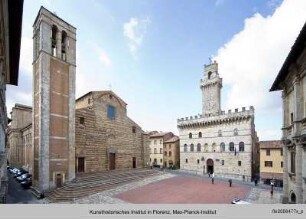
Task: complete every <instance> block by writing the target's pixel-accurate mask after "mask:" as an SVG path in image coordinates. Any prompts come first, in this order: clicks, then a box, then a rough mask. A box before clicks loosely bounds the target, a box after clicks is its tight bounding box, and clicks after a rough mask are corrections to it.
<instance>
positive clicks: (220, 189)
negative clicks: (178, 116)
mask: <svg viewBox="0 0 306 219" xmlns="http://www.w3.org/2000/svg"><path fill="white" fill-rule="evenodd" d="M144 194H145V195H144ZM280 194H281V192H280V191H274V194H273V197H271V195H270V190H269V187H265V186H257V187H254V185H253V184H251V183H243V182H238V181H233V186H232V187H229V185H228V182H227V181H226V180H224V179H218V178H217V179H215V182H214V184H212V183H211V179H210V178H208V177H199V176H193V175H186V174H178V175H176V174H171V173H164V174H162V175H160V176H154V177H150V178H147V179H145V180H142V181H139V182H133V183H129V184H126V185H123V186H119V187H117V188H115V189H111V190H108V191H104V192H101V193H98V194H95V195H91V196H88V197H85V198H82V199H78V200H75V201H73V202H71V203H77V204H128V203H133V204H229V203H231V201H232V199H233V198H240V199H244V200H246V201H249V202H251V203H254V204H275V203H280Z"/></svg>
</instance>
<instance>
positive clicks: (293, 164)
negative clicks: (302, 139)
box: [291, 152, 295, 173]
mask: <svg viewBox="0 0 306 219" xmlns="http://www.w3.org/2000/svg"><path fill="white" fill-rule="evenodd" d="M291 173H295V152H291Z"/></svg>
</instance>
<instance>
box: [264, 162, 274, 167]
mask: <svg viewBox="0 0 306 219" xmlns="http://www.w3.org/2000/svg"><path fill="white" fill-rule="evenodd" d="M265 167H273V162H272V161H265Z"/></svg>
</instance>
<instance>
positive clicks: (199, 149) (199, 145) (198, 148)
mask: <svg viewBox="0 0 306 219" xmlns="http://www.w3.org/2000/svg"><path fill="white" fill-rule="evenodd" d="M197 151H201V144H200V143H199V144H197Z"/></svg>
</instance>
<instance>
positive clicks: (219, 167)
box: [177, 61, 259, 181]
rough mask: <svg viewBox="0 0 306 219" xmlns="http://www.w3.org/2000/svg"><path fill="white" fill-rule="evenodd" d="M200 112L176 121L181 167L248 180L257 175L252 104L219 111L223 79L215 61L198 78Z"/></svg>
mask: <svg viewBox="0 0 306 219" xmlns="http://www.w3.org/2000/svg"><path fill="white" fill-rule="evenodd" d="M200 87H201V90H202V114H199V115H196V116H190V117H185V118H181V119H178V120H177V127H178V130H179V138H180V168H181V170H183V171H188V172H194V173H197V174H207V173H214V174H215V175H217V176H221V177H227V178H235V179H241V180H246V181H251V180H252V179H253V178H254V177H258V175H259V163H258V157H259V154H258V153H259V150H258V144H257V141H258V139H257V134H256V131H255V123H254V107H252V106H251V107H250V108H248V109H246V108H245V107H243V108H242V110H241V111H238V109H235V111H231V110H229V111H228V112H227V113H226V112H225V111H221V88H222V78H220V76H219V73H218V64H217V63H216V61H214V62H213V63H211V64H209V65H205V68H204V79H202V80H201V83H200Z"/></svg>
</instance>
